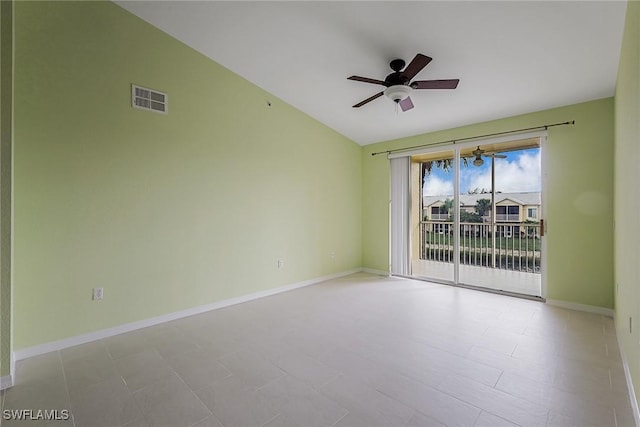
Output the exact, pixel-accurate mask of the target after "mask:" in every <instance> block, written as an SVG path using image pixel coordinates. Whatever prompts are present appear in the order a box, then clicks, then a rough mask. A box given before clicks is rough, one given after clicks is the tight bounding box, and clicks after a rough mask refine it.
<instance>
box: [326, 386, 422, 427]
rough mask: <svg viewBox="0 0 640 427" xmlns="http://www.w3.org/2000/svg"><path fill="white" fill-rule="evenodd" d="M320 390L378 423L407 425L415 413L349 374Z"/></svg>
mask: <svg viewBox="0 0 640 427" xmlns="http://www.w3.org/2000/svg"><path fill="white" fill-rule="evenodd" d="M320 392H321V393H323V394H324V395H326V396H327V397H329V398H330V399H331V400H333V401H334V402H336V403H338V404H339V405H340V406H342V407H344V408H346V409H347V410H348V411H349V412H350V413H357V414H358V415H359V418H361V419H370V420H377V424H378V425H387V426H390V425H392V426H395V425H405V424H406V423H407V422H409V420H410V419H411V418H412V417H413V415H414V414H415V410H414V409H412V408H410V407H408V406H406V405H404V404H402V403H400V402H398V401H397V400H394V399H391V398H390V397H388V396H386V395H384V394H382V393H380V392H379V391H377V390H375V389H374V388H372V387H369V386H367V385H365V384H364V383H361V382H360V381H357V380H355V379H353V378H351V377H348V376H347V375H341V376H339V377H337V378H336V379H334V380H332V381H330V382H329V383H327V384H325V385H324V386H323V387H322V388H321V389H320ZM346 422H347V421H346V420H345V421H344V422H343V423H346ZM345 425H348V424H345Z"/></svg>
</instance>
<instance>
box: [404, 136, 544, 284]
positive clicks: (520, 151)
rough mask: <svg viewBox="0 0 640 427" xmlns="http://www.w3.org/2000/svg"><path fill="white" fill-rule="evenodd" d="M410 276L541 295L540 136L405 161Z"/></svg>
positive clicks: (445, 151) (433, 152) (488, 143)
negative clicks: (408, 168) (413, 187)
mask: <svg viewBox="0 0 640 427" xmlns="http://www.w3.org/2000/svg"><path fill="white" fill-rule="evenodd" d="M411 162H412V165H413V166H412V168H413V169H412V170H413V171H414V172H413V174H412V176H413V180H414V182H415V181H416V180H417V181H418V187H419V189H418V190H417V192H418V193H419V194H420V198H421V200H420V201H418V200H417V198H416V197H413V201H414V203H413V204H412V211H411V218H412V224H411V230H412V231H411V233H412V234H411V239H410V240H411V274H412V275H413V276H415V277H420V278H427V279H430V280H435V281H441V282H446V283H453V284H459V285H467V286H473V287H483V288H490V289H494V290H498V291H503V292H507V293H517V294H526V295H531V296H542V283H541V282H542V281H541V269H542V267H543V265H542V259H543V257H542V237H543V232H542V230H541V225H540V220H541V218H542V212H543V211H542V208H543V206H542V198H541V190H542V185H541V176H542V175H541V138H540V137H534V138H526V139H520V140H516V141H497V142H496V141H494V142H485V143H484V144H477V145H466V146H461V147H454V148H452V149H450V150H441V151H432V152H429V153H425V154H421V155H415V156H412V158H411Z"/></svg>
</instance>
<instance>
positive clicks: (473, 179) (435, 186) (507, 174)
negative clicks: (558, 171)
mask: <svg viewBox="0 0 640 427" xmlns="http://www.w3.org/2000/svg"><path fill="white" fill-rule="evenodd" d="M504 155H506V156H507V158H506V159H498V158H496V191H500V192H503V193H511V192H526V191H540V149H539V148H531V149H527V150H518V151H511V152H508V153H504ZM482 159H483V160H484V164H483V165H482V166H474V165H473V164H472V159H469V162H468V166H466V167H465V166H462V169H461V170H460V192H461V193H463V194H465V193H468V192H470V191H473V190H475V189H476V188H478V189H480V190H482V189H483V188H484V189H485V190H487V191H491V159H490V158H488V157H483V158H482ZM453 173H454V172H453V169H452V170H449V171H444V170H442V169H441V168H437V167H435V165H434V167H433V168H432V169H431V173H430V174H429V175H427V176H426V177H425V182H424V187H423V195H425V196H451V195H453Z"/></svg>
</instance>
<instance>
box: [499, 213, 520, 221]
mask: <svg viewBox="0 0 640 427" xmlns="http://www.w3.org/2000/svg"><path fill="white" fill-rule="evenodd" d="M496 221H520V215H519V214H496Z"/></svg>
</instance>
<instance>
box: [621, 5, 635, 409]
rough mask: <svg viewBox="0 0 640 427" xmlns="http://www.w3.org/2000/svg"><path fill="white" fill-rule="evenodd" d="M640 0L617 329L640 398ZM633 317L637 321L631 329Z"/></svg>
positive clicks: (624, 142) (630, 13) (627, 33)
mask: <svg viewBox="0 0 640 427" xmlns="http://www.w3.org/2000/svg"><path fill="white" fill-rule="evenodd" d="M638 165H640V2H633V1H631V2H629V3H628V4H627V16H626V23H625V30H624V38H623V42H622V51H621V55H620V65H619V68H618V82H617V85H616V96H615V224H616V227H615V260H616V261H615V282H616V285H617V286H616V287H617V291H616V301H615V302H616V327H617V329H618V338H619V339H620V344H621V347H622V349H623V351H624V353H625V355H626V360H627V362H628V365H629V370H630V372H631V376H632V378H633V382H634V385H635V393H636V396H637V397H640V344H639V341H640V333H639V330H638V329H640V262H639V260H638V254H640V222H639V220H638V215H639V213H640V188H639V187H638V183H640V172H639V171H638V169H639V166H638ZM629 319H633V320H632V322H633V326H632V328H631V330H630V328H629Z"/></svg>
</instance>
